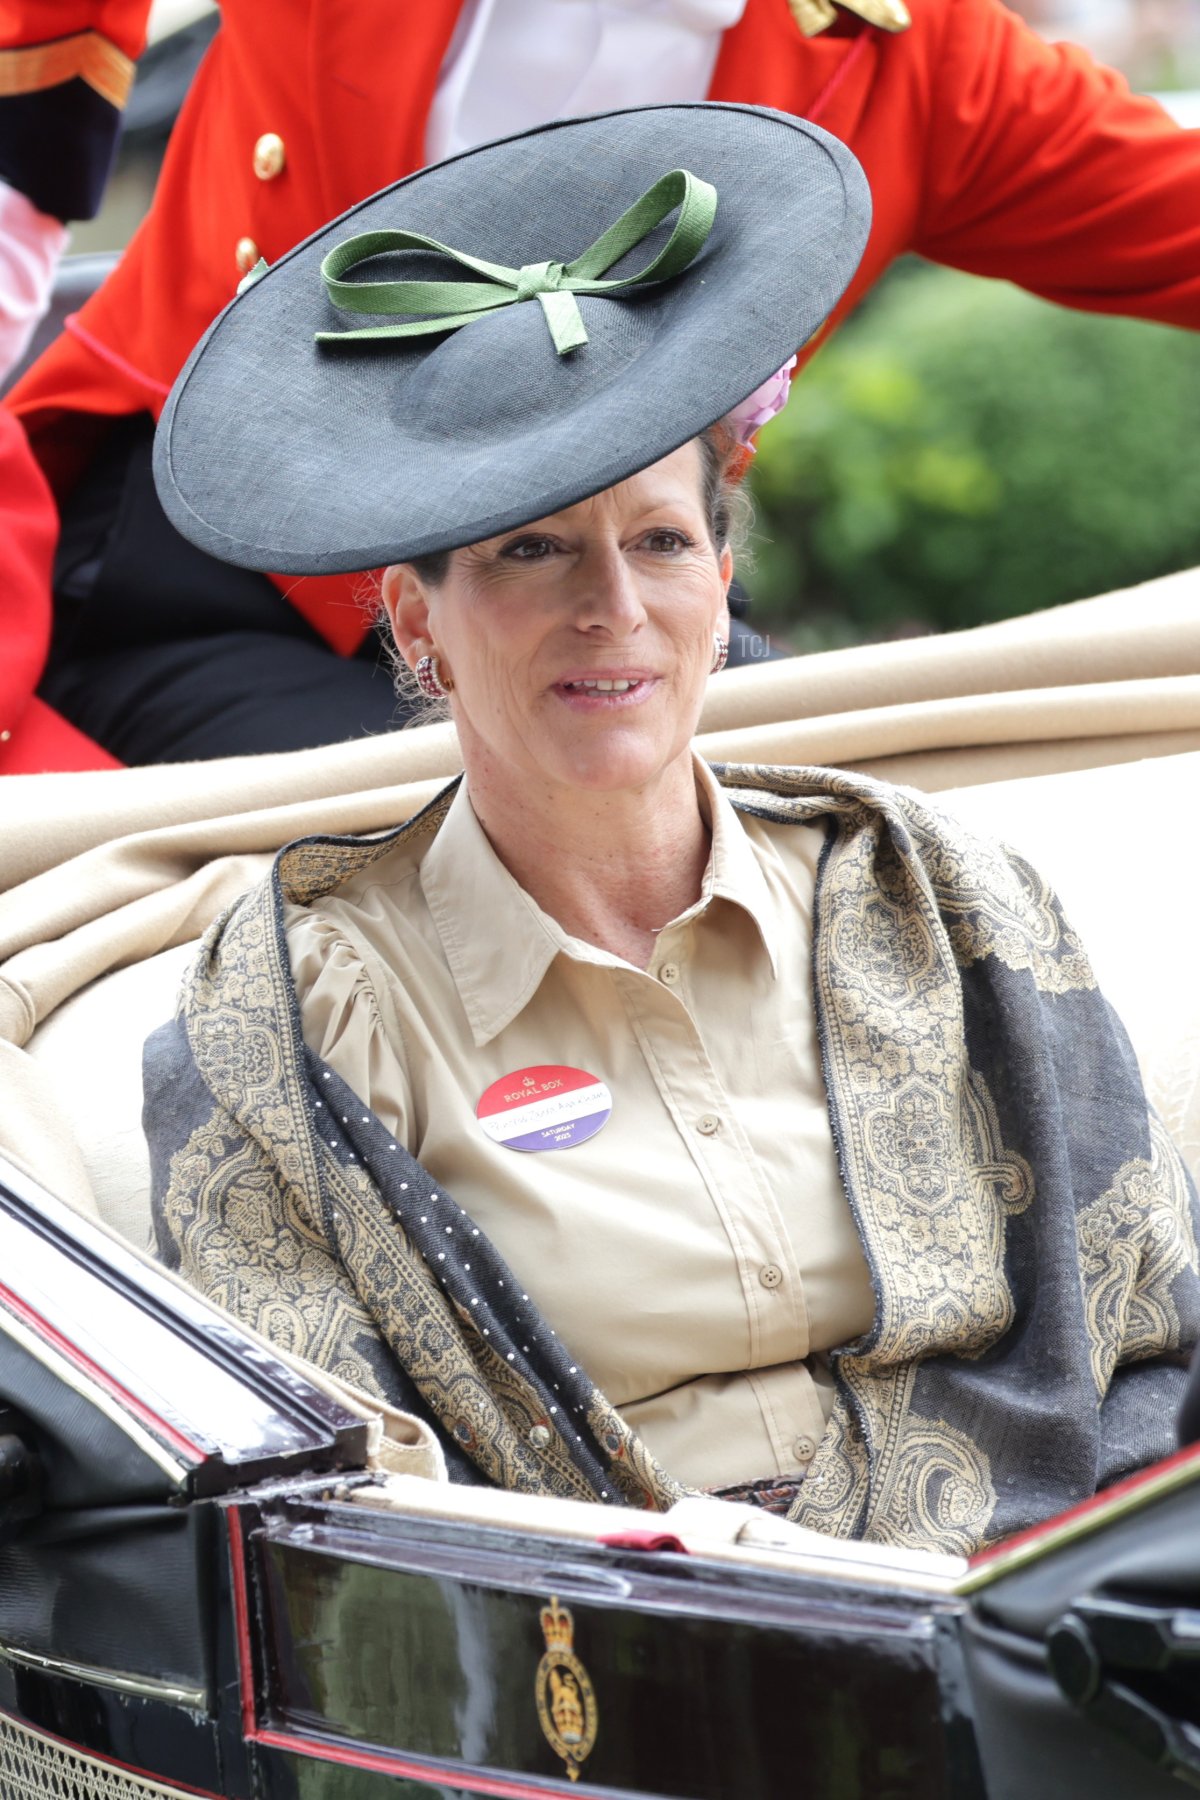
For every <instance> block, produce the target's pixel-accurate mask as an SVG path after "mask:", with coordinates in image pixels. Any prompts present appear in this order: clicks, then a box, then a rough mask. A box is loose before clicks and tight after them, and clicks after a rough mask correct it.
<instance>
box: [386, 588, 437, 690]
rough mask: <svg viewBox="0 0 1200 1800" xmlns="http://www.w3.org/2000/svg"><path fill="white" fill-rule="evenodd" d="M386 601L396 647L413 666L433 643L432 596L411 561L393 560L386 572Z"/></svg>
mask: <svg viewBox="0 0 1200 1800" xmlns="http://www.w3.org/2000/svg"><path fill="white" fill-rule="evenodd" d="M383 604H384V609H385V610H386V612H387V616H388V623H389V624H390V625H391V628H392V636H393V638H394V639H395V641H396V648H397V650H399V652H400V654H401V656H402V657H403V658H404V660H405V662H406V663H408V664H409V665H410V667H411V666H412V664H413V663H415V662H416V660H417V658H418V657H419V656H423V655H424V654H425V653H426V652H427V651H428V650H429V649H431V648H432V642H433V640H432V638H431V637H430V633H429V595H428V593H427V592H426V589H425V585H424V583H423V582H422V580H421V578H420V576H419V575H418V574H417V573H416V571H415V569H414V568H413V567H412V564H411V563H392V565H391V567H390V568H387V569H385V570H384V571H383Z"/></svg>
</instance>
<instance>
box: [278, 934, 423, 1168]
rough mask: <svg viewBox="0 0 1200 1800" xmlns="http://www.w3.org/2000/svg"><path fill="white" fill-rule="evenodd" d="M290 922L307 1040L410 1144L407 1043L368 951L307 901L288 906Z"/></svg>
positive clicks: (398, 1136)
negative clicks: (390, 1019)
mask: <svg viewBox="0 0 1200 1800" xmlns="http://www.w3.org/2000/svg"><path fill="white" fill-rule="evenodd" d="M284 925H285V929H286V932H287V943H288V954H289V956H290V958H291V964H292V976H293V979H294V980H295V983H296V998H297V1000H298V1001H299V1004H300V1024H301V1029H302V1030H303V1032H304V1041H305V1043H306V1044H307V1045H308V1047H309V1049H310V1050H313V1051H315V1052H316V1054H317V1055H318V1056H320V1057H322V1058H323V1059H324V1061H325V1062H327V1063H328V1064H329V1066H330V1068H332V1069H335V1070H336V1071H337V1073H338V1074H339V1075H340V1076H341V1077H342V1080H343V1081H345V1082H347V1083H348V1084H349V1085H350V1087H352V1088H353V1089H354V1092H355V1093H356V1094H358V1095H359V1097H360V1098H361V1099H362V1100H364V1101H365V1102H366V1104H367V1105H368V1106H369V1107H370V1108H371V1111H372V1112H374V1113H375V1114H376V1115H377V1116H378V1117H379V1118H380V1119H381V1120H382V1121H383V1123H384V1124H385V1125H386V1126H387V1128H388V1130H389V1131H390V1132H392V1134H393V1136H394V1137H395V1138H396V1139H397V1140H398V1141H399V1142H401V1143H404V1144H409V1143H410V1121H411V1116H412V1106H411V1088H410V1084H409V1079H408V1071H407V1069H406V1067H405V1063H404V1051H403V1046H402V1045H401V1044H399V1043H398V1042H396V1041H395V1039H394V1037H393V1036H391V1035H390V1034H389V1032H388V1030H387V1028H386V1026H385V1024H384V1020H383V1016H382V1013H381V1011H380V1006H379V997H378V995H377V994H376V992H375V986H374V983H373V982H372V980H371V977H370V974H369V972H368V970H367V966H366V961H365V959H364V956H363V953H362V951H361V950H360V949H359V948H358V947H357V946H356V945H355V944H354V943H353V942H352V941H351V940H350V938H349V937H347V936H346V935H345V933H344V932H343V931H342V930H340V929H339V927H338V925H337V924H336V923H335V922H334V921H333V920H332V919H330V918H329V917H327V916H326V915H324V914H323V913H320V912H316V911H313V910H311V909H310V908H308V907H306V906H287V907H285V908H284Z"/></svg>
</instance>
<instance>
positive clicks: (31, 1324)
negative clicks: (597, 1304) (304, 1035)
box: [0, 1170, 1200, 1800]
mask: <svg viewBox="0 0 1200 1800" xmlns="http://www.w3.org/2000/svg"><path fill="white" fill-rule="evenodd" d="M3 1175H4V1179H3V1183H2V1184H0V1800H35V1796H36V1797H37V1800H41V1797H42V1796H43V1795H46V1794H51V1795H53V1794H57V1793H63V1794H67V1793H69V1794H71V1795H72V1796H73V1797H77V1800H150V1796H151V1795H156V1794H162V1793H164V1792H167V1793H183V1794H187V1793H201V1794H209V1795H217V1796H222V1797H227V1800H252V1797H253V1800H285V1797H286V1800H360V1797H361V1800H374V1797H375V1796H384V1795H388V1796H391V1797H393V1800H396V1797H401V1796H402V1797H403V1800H422V1797H424V1796H429V1795H441V1796H485V1795H487V1796H511V1797H512V1800H524V1797H532V1796H550V1795H563V1794H566V1793H571V1794H576V1795H581V1796H587V1795H593V1796H600V1795H605V1796H629V1797H632V1796H661V1797H662V1800H667V1797H670V1800H676V1797H678V1800H778V1797H779V1796H785V1795H787V1796H791V1795H795V1796H804V1797H805V1800H868V1796H869V1797H870V1800H1009V1797H1010V1796H1011V1800H1018V1797H1019V1800H1029V1797H1030V1796H1037V1795H1046V1796H1051V1795H1053V1796H1054V1797H1055V1800H1060V1797H1066V1800H1070V1797H1071V1796H1074V1795H1079V1796H1080V1800H1083V1796H1085V1795H1086V1796H1087V1797H1088V1800H1096V1797H1099V1800H1151V1797H1152V1796H1157V1795H1159V1794H1160V1793H1161V1794H1163V1795H1170V1794H1175V1793H1178V1792H1179V1791H1180V1789H1179V1786H1178V1783H1177V1782H1176V1781H1175V1780H1174V1779H1172V1777H1171V1774H1170V1773H1169V1768H1170V1765H1171V1761H1172V1758H1173V1759H1174V1763H1175V1765H1176V1766H1177V1768H1182V1769H1186V1766H1187V1760H1188V1757H1189V1755H1190V1753H1191V1752H1190V1742H1191V1740H1190V1737H1189V1731H1190V1727H1191V1724H1192V1722H1193V1721H1192V1715H1193V1713H1194V1715H1195V1723H1196V1724H1197V1725H1200V1707H1194V1706H1193V1704H1192V1701H1191V1697H1190V1696H1191V1688H1192V1686H1193V1685H1200V1684H1192V1683H1190V1682H1189V1679H1188V1672H1189V1666H1190V1668H1193V1669H1197V1670H1200V1660H1197V1661H1193V1662H1191V1663H1190V1665H1189V1662H1188V1658H1189V1655H1190V1654H1191V1650H1190V1645H1191V1642H1192V1639H1191V1638H1190V1637H1189V1631H1190V1630H1191V1627H1190V1624H1189V1621H1190V1620H1191V1619H1195V1620H1196V1622H1197V1629H1196V1632H1195V1634H1194V1636H1195V1640H1196V1642H1197V1644H1200V1611H1197V1612H1196V1613H1192V1612H1191V1611H1190V1608H1191V1604H1192V1600H1193V1599H1194V1598H1195V1594H1194V1590H1195V1588H1196V1586H1197V1584H1198V1583H1200V1551H1197V1549H1196V1548H1195V1547H1194V1540H1197V1538H1198V1536H1200V1534H1198V1533H1197V1531H1196V1526H1197V1525H1198V1524H1200V1487H1197V1485H1196V1484H1197V1478H1198V1476H1200V1469H1198V1468H1197V1466H1196V1459H1195V1458H1194V1457H1191V1456H1189V1457H1185V1458H1181V1459H1178V1461H1177V1464H1176V1466H1175V1467H1174V1468H1168V1469H1166V1470H1165V1471H1162V1472H1160V1473H1158V1474H1157V1475H1155V1474H1152V1475H1151V1476H1150V1477H1149V1478H1147V1479H1146V1480H1144V1481H1143V1482H1142V1483H1141V1485H1140V1486H1138V1487H1137V1488H1136V1491H1131V1493H1130V1494H1129V1495H1126V1496H1124V1497H1123V1498H1122V1497H1120V1496H1118V1497H1117V1499H1116V1500H1113V1501H1108V1502H1107V1503H1103V1504H1101V1505H1100V1506H1099V1507H1096V1508H1094V1509H1093V1510H1092V1511H1091V1512H1089V1513H1087V1514H1086V1515H1085V1516H1083V1517H1081V1518H1076V1519H1073V1520H1068V1521H1066V1522H1061V1523H1056V1524H1053V1525H1052V1526H1050V1527H1049V1528H1047V1530H1046V1531H1045V1532H1043V1533H1039V1534H1032V1536H1031V1539H1030V1541H1028V1542H1026V1543H1024V1544H1019V1545H1016V1546H1012V1547H1007V1548H1004V1549H1002V1550H1000V1551H999V1552H997V1553H994V1554H993V1555H992V1556H990V1557H987V1558H983V1559H979V1560H978V1562H977V1564H976V1565H975V1566H974V1567H973V1568H972V1569H970V1570H969V1571H966V1572H965V1573H964V1574H963V1576H962V1577H961V1578H960V1579H952V1578H951V1577H950V1576H948V1575H947V1574H946V1573H945V1571H944V1569H942V1570H940V1571H939V1572H938V1573H937V1575H936V1578H934V1576H930V1577H928V1578H925V1577H923V1576H922V1575H921V1572H920V1570H919V1569H916V1568H915V1565H912V1564H911V1559H910V1566H911V1567H912V1568H913V1572H912V1573H911V1576H906V1574H905V1572H904V1559H898V1560H897V1568H896V1570H895V1571H893V1572H892V1573H891V1574H888V1573H887V1572H886V1571H885V1570H882V1569H881V1567H880V1564H879V1562H878V1560H876V1561H875V1562H872V1561H871V1560H870V1558H869V1557H864V1559H863V1561H862V1563H861V1565H859V1564H856V1562H855V1560H854V1553H853V1552H851V1553H850V1554H849V1555H848V1556H847V1554H846V1553H845V1552H844V1551H842V1552H841V1553H839V1555H837V1556H831V1558H830V1560H829V1566H828V1568H827V1569H826V1568H825V1567H824V1566H823V1564H822V1562H821V1559H820V1557H817V1558H808V1559H805V1558H800V1559H799V1560H798V1563H797V1567H796V1571H795V1572H794V1573H793V1572H792V1571H791V1570H790V1569H789V1568H788V1567H787V1564H786V1562H785V1561H784V1560H783V1559H782V1558H780V1557H778V1556H775V1557H773V1558H772V1557H762V1556H760V1557H758V1558H757V1559H756V1558H755V1557H753V1556H744V1555H740V1554H739V1553H738V1552H736V1551H734V1550H730V1551H728V1552H726V1553H720V1552H712V1551H711V1550H710V1551H709V1552H707V1553H700V1554H688V1553H686V1552H685V1550H684V1548H683V1546H682V1545H681V1544H679V1543H678V1540H668V1541H667V1542H666V1543H664V1542H663V1541H662V1540H661V1539H659V1538H657V1537H655V1536H654V1535H653V1533H652V1532H651V1531H648V1530H643V1529H641V1528H643V1527H646V1526H647V1525H648V1524H649V1525H650V1526H652V1525H653V1523H654V1522H653V1521H649V1522H648V1521H647V1520H646V1519H645V1518H644V1516H642V1515H629V1514H624V1513H620V1512H617V1511H615V1510H614V1511H613V1512H612V1513H611V1530H610V1529H601V1530H600V1531H599V1532H596V1531H594V1529H593V1527H594V1521H595V1512H594V1510H593V1509H581V1510H580V1518H581V1519H583V1518H585V1517H586V1518H587V1520H588V1525H587V1528H586V1530H585V1529H581V1531H580V1534H579V1535H578V1536H575V1535H563V1534H562V1528H561V1524H560V1526H559V1528H558V1529H557V1531H556V1532H554V1533H550V1532H546V1531H542V1530H539V1529H536V1528H534V1527H533V1526H526V1525H524V1524H518V1525H516V1526H514V1525H511V1524H506V1523H503V1522H497V1523H487V1522H483V1523H481V1522H480V1520H479V1519H478V1518H472V1517H469V1516H464V1515H463V1509H462V1508H461V1507H460V1508H459V1509H458V1512H457V1514H456V1509H455V1508H454V1507H452V1506H450V1507H448V1506H447V1505H446V1504H445V1502H444V1496H443V1498H442V1499H441V1501H440V1502H439V1496H440V1495H442V1490H439V1489H438V1488H437V1487H435V1486H433V1485H432V1484H421V1483H416V1482H415V1481H410V1482H409V1483H408V1484H407V1485H408V1490H409V1499H408V1503H407V1504H405V1505H402V1506H394V1505H390V1504H389V1503H388V1495H387V1493H386V1492H385V1491H384V1490H382V1489H381V1488H380V1486H379V1483H378V1480H377V1478H376V1477H374V1476H373V1475H371V1474H370V1473H368V1471H367V1467H366V1465H367V1459H368V1447H369V1429H370V1428H369V1425H368V1423H367V1422H366V1421H364V1420H363V1419H361V1418H360V1417H358V1416H357V1414H355V1413H353V1412H351V1411H347V1410H345V1409H343V1408H342V1407H340V1406H339V1405H338V1404H337V1403H336V1402H334V1401H332V1400H330V1399H329V1398H328V1397H327V1396H326V1394H325V1393H324V1392H323V1391H322V1390H320V1389H318V1388H316V1387H314V1386H313V1385H312V1384H311V1383H310V1382H308V1381H307V1380H306V1379H305V1378H304V1377H303V1376H302V1375H300V1374H297V1373H296V1372H295V1371H293V1370H292V1369H291V1368H290V1367H289V1366H287V1365H285V1364H284V1363H282V1362H281V1361H279V1360H278V1359H277V1358H276V1357H275V1356H273V1355H272V1354H271V1353H270V1352H267V1351H265V1350H264V1349H263V1347H262V1345H261V1344H259V1343H258V1342H257V1341H256V1340H254V1339H251V1338H249V1337H247V1336H246V1335H245V1334H244V1333H242V1332H241V1331H240V1330H239V1328H238V1327H237V1325H236V1324H235V1323H234V1322H232V1321H231V1320H229V1319H227V1318H225V1317H224V1316H223V1315H221V1314H219V1313H218V1312H216V1311H214V1310H213V1309H212V1308H211V1307H209V1306H208V1305H207V1304H206V1303H204V1302H203V1301H201V1300H199V1299H198V1298H196V1297H195V1296H194V1295H192V1294H190V1293H189V1292H188V1291H187V1290H186V1289H184V1288H182V1287H181V1286H180V1284H179V1283H178V1282H176V1281H174V1280H173V1279H172V1278H171V1277H169V1276H167V1275H166V1274H164V1273H163V1272H162V1271H159V1270H157V1269H155V1268H154V1267H152V1266H149V1265H147V1264H146V1263H145V1262H144V1261H143V1260H142V1259H140V1258H138V1257H137V1256H135V1255H134V1254H132V1253H131V1252H129V1251H127V1250H125V1249H124V1248H123V1247H122V1246H121V1245H120V1244H118V1243H116V1242H115V1241H114V1240H113V1239H112V1238H111V1237H110V1236H109V1235H108V1234H107V1233H105V1232H103V1231H102V1230H100V1229H98V1228H95V1227H93V1226H91V1225H90V1224H89V1223H88V1222H87V1221H85V1220H81V1219H78V1218H77V1217H75V1216H74V1215H73V1214H71V1213H70V1212H68V1210H67V1209H66V1208H64V1207H63V1206H61V1205H60V1204H59V1203H58V1202H56V1201H54V1200H53V1199H51V1198H50V1197H49V1196H47V1195H45V1194H44V1193H43V1192H41V1191H40V1190H39V1189H37V1188H36V1187H35V1186H34V1185H33V1184H31V1183H29V1182H28V1181H27V1180H25V1179H24V1178H23V1177H22V1176H21V1175H20V1174H19V1173H18V1172H17V1171H15V1170H5V1171H3ZM5 1408H7V1409H8V1410H7V1411H5V1410H4V1409H5ZM6 1447H7V1450H6ZM6 1454H7V1461H6V1460H5V1457H6ZM414 1491H415V1492H416V1493H417V1494H418V1498H419V1496H420V1495H423V1494H424V1493H425V1492H426V1491H428V1492H429V1495H430V1500H429V1504H428V1505H427V1506H426V1505H424V1504H420V1503H417V1504H414V1503H413V1502H412V1499H411V1496H412V1494H413V1492H414ZM469 1510H470V1509H469V1508H467V1512H469ZM485 1510H486V1509H485ZM609 1516H610V1515H608V1514H607V1512H606V1513H605V1514H604V1518H605V1520H607V1519H608V1517H609ZM631 1521H632V1523H633V1525H634V1527H635V1528H634V1529H629V1527H630V1524H631ZM667 1529H668V1530H669V1525H668V1527H667ZM1106 1609H1107V1610H1106ZM1114 1609H1115V1610H1114ZM1064 1621H1065V1623H1064ZM1155 1645H1157V1646H1158V1648H1157V1650H1154V1646H1155ZM1131 1646H1132V1648H1131ZM1147 1646H1149V1648H1147ZM1131 1656H1132V1658H1133V1661H1134V1662H1135V1664H1137V1666H1136V1667H1135V1668H1134V1669H1132V1670H1130V1669H1129V1668H1128V1667H1127V1666H1126V1665H1127V1664H1128V1663H1129V1660H1130V1657H1131ZM1156 1656H1157V1663H1155V1657H1156ZM1139 1657H1140V1659H1141V1660H1140V1662H1139V1660H1138V1659H1139ZM1150 1665H1153V1666H1150ZM1156 1718H1161V1719H1162V1720H1163V1721H1164V1722H1165V1726H1166V1727H1167V1729H1165V1730H1163V1731H1159V1732H1158V1735H1157V1736H1156V1734H1155V1725H1154V1720H1155V1719H1156ZM1131 1740H1136V1743H1135V1742H1133V1741H1131ZM1196 1745H1197V1747H1198V1750H1200V1732H1198V1733H1197V1735H1196ZM1154 1757H1157V1759H1158V1767H1155V1766H1153V1765H1152V1761H1151V1760H1150V1758H1154ZM1197 1766H1198V1767H1200V1754H1198V1756H1197Z"/></svg>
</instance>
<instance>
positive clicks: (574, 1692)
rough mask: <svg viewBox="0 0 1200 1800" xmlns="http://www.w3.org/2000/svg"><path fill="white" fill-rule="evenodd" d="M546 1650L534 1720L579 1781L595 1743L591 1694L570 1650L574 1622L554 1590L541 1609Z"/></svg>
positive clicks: (537, 1680)
mask: <svg viewBox="0 0 1200 1800" xmlns="http://www.w3.org/2000/svg"><path fill="white" fill-rule="evenodd" d="M541 1620H542V1633H543V1635H544V1637H545V1639H546V1654H545V1655H544V1656H543V1658H542V1660H541V1662H540V1663H539V1664H538V1669H537V1676H536V1678H535V1682H534V1692H535V1695H536V1698H537V1710H538V1718H539V1720H540V1721H541V1726H542V1730H543V1731H544V1732H545V1734H546V1741H547V1742H548V1743H549V1745H550V1747H551V1749H552V1750H553V1751H554V1753H555V1755H557V1756H561V1757H562V1759H563V1761H564V1763H566V1765H567V1774H568V1775H569V1776H570V1777H571V1780H572V1781H578V1780H579V1771H580V1768H581V1767H582V1765H583V1762H584V1759H585V1758H586V1757H587V1756H589V1755H590V1754H591V1751H592V1747H593V1745H594V1744H595V1742H596V1723H597V1719H596V1696H595V1694H594V1693H593V1692H592V1683H591V1680H590V1678H589V1676H588V1672H587V1670H586V1669H585V1668H584V1666H583V1664H582V1663H581V1662H580V1660H579V1658H578V1657H577V1656H576V1654H575V1648H574V1644H575V1621H574V1619H573V1618H572V1617H571V1614H570V1613H569V1612H568V1610H567V1608H566V1607H565V1606H560V1605H559V1603H558V1596H557V1594H552V1595H551V1597H550V1604H549V1606H544V1607H543V1608H542V1612H541Z"/></svg>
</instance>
